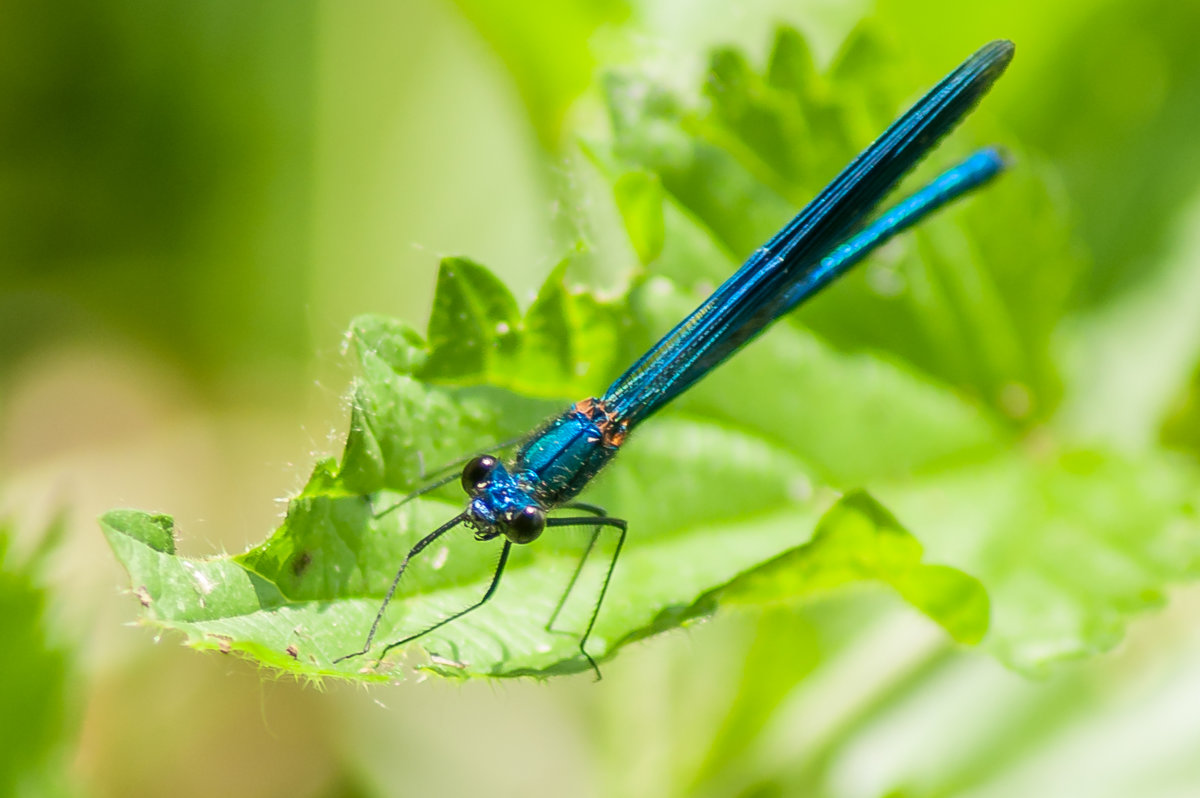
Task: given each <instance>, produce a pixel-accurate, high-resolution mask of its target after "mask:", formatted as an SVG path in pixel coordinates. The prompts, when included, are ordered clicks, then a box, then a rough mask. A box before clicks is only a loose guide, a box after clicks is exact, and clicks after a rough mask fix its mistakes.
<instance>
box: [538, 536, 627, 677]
mask: <svg viewBox="0 0 1200 798" xmlns="http://www.w3.org/2000/svg"><path fill="white" fill-rule="evenodd" d="M584 525H587V526H596V527H602V526H608V527H612V528H614V529H617V530H618V531H619V532H620V537H618V538H617V547H616V548H615V549H613V555H612V560H610V561H609V563H608V573H606V574H605V575H604V584H603V585H602V586H601V587H600V595H599V596H597V597H596V606H595V608H594V609H593V610H592V617H591V618H590V619H589V620H588V625H587V628H586V629H584V630H583V636H582V637H580V638H579V653H580V654H582V655H583V657H584V659H586V660H587V661H588V664H589V665H591V666H592V670H593V671H595V672H596V681H600V679H602V678H603V677H602V676H601V675H600V666H599V665H597V664H596V660H594V659H593V658H592V655H591V654H589V653H588V652H587V641H588V637H589V636H591V634H592V627H594V626H595V625H596V618H597V617H599V615H600V606H601V605H602V604H604V594H605V593H607V592H608V583H609V582H610V581H612V575H613V569H614V568H616V567H617V558H618V557H620V556H621V547H622V546H624V545H625V533H626V532H627V531H628V529H629V524H628V523H626V521H625V520H624V519H623V518H612V517H611V516H601V517H599V518H547V519H546V526H548V527H549V526H584Z"/></svg>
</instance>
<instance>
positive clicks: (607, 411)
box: [335, 41, 1013, 678]
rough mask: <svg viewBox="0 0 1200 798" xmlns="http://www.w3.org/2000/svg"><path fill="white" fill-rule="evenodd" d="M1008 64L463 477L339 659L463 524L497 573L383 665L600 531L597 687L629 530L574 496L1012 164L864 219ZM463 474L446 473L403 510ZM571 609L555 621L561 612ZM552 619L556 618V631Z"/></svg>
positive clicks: (980, 58) (950, 79)
mask: <svg viewBox="0 0 1200 798" xmlns="http://www.w3.org/2000/svg"><path fill="white" fill-rule="evenodd" d="M1012 55H1013V45H1012V43H1011V42H1007V41H996V42H992V43H991V44H988V45H987V46H985V47H983V48H982V49H980V50H979V51H978V52H976V53H975V54H974V55H972V56H971V57H970V58H968V59H967V60H966V61H964V62H963V63H962V64H961V65H960V66H959V67H958V68H957V69H955V70H954V71H953V72H951V73H950V74H949V75H947V76H946V77H945V78H943V79H942V81H941V82H940V83H938V84H937V85H936V86H934V88H933V89H932V90H931V91H930V92H929V93H928V94H926V95H925V96H924V97H922V98H921V99H920V100H919V101H918V102H917V103H916V105H914V106H913V107H912V108H910V109H909V110H908V112H907V113H905V114H904V115H903V116H901V117H900V118H899V119H897V120H896V121H895V122H893V123H892V125H891V126H890V127H889V128H888V129H887V130H886V131H884V133H883V135H882V136H880V137H879V139H878V140H876V141H875V143H873V144H872V145H871V146H869V147H867V149H866V150H864V151H863V152H862V153H861V154H860V155H859V156H858V157H857V158H855V159H854V160H853V161H852V162H851V163H850V165H849V166H847V167H846V168H845V169H844V170H843V171H842V173H841V174H840V175H838V176H837V177H836V178H835V179H834V180H833V182H832V183H830V184H829V185H828V186H826V187H825V189H824V190H823V191H822V192H821V193H820V194H818V195H817V197H816V199H814V200H813V201H812V202H810V203H809V204H808V205H807V206H806V207H805V208H804V210H802V211H800V213H799V214H797V216H796V217H795V218H794V219H792V221H790V222H789V223H788V224H787V225H786V226H785V227H784V228H783V229H782V230H780V231H779V232H778V233H776V234H775V236H774V238H772V239H771V240H770V241H768V242H767V243H766V244H765V245H763V246H762V247H760V248H759V249H758V250H757V251H755V252H754V254H753V255H751V256H750V258H749V259H748V260H747V261H746V263H745V264H744V265H743V266H742V267H741V268H740V269H738V270H737V272H735V273H734V274H733V276H732V277H730V278H729V279H728V280H726V281H725V283H724V284H723V285H721V286H720V287H719V288H718V289H717V290H716V291H714V292H713V294H712V296H710V297H709V298H708V299H706V300H705V301H704V302H703V303H701V304H700V306H699V307H698V308H696V310H694V311H692V313H691V315H690V316H688V317H687V318H686V319H684V320H683V321H682V322H680V323H679V325H678V326H676V327H675V329H673V330H671V331H670V332H669V333H667V335H666V336H664V337H663V339H662V340H661V341H659V342H658V343H657V344H655V345H654V346H653V347H652V348H651V349H650V351H649V352H647V353H646V354H645V355H643V356H642V358H641V359H640V360H638V361H637V362H636V363H634V364H633V366H631V367H630V368H629V370H628V371H626V372H625V373H624V374H622V375H621V376H620V377H618V378H617V380H616V382H614V383H613V384H612V385H611V386H610V387H609V389H608V390H607V391H606V392H605V394H604V395H603V396H601V397H592V398H589V399H584V400H582V401H580V402H577V403H576V404H575V405H573V406H572V407H570V408H569V409H567V410H566V412H564V413H563V414H562V415H560V416H558V417H556V418H553V419H551V420H550V421H549V422H547V423H546V424H545V425H544V426H542V427H541V428H540V429H538V430H536V431H535V432H533V433H532V434H530V435H529V436H528V437H526V438H525V439H524V440H523V441H522V442H521V443H520V444H519V445H518V447H517V449H516V453H515V455H514V456H513V457H512V458H511V460H509V461H508V462H501V461H500V460H499V459H498V458H496V457H493V456H491V455H482V456H479V457H475V458H473V459H471V460H470V461H469V462H467V463H466V465H465V467H464V468H463V469H462V473H461V480H462V485H463V488H464V489H465V490H466V492H467V495H468V497H469V500H468V503H467V507H466V509H465V510H464V511H463V512H461V513H459V514H458V515H456V516H454V517H453V518H451V519H450V520H449V521H447V522H446V523H444V524H442V525H441V526H440V527H438V528H437V529H435V530H433V531H432V532H430V533H429V534H428V535H426V536H425V537H424V538H422V539H421V540H420V541H418V542H417V544H416V545H414V546H413V547H412V549H411V550H410V551H409V552H408V554H407V555H406V556H405V558H404V561H403V562H401V563H400V568H399V570H397V572H396V577H395V579H393V580H392V584H391V587H390V588H389V589H388V592H387V595H386V596H385V597H384V599H383V603H382V605H381V606H380V608H379V612H378V614H376V616H375V621H374V623H372V624H371V629H370V631H369V632H368V633H367V637H366V641H365V642H364V644H363V647H362V650H361V651H356V652H353V653H351V654H347V655H345V656H343V657H339V658H338V660H335V661H341V660H344V659H347V658H349V657H354V656H359V655H362V654H366V653H367V652H368V651H369V650H370V649H371V644H372V643H373V642H374V640H375V634H376V632H377V631H378V629H379V624H380V621H381V620H382V618H383V614H384V611H385V610H386V609H387V606H388V603H389V602H390V601H391V599H392V596H393V595H394V594H395V592H396V586H397V585H398V584H399V583H400V579H401V577H403V575H404V571H405V569H406V568H407V567H408V564H409V562H410V561H411V560H412V558H413V557H415V556H417V555H418V554H420V553H421V552H422V551H423V550H424V549H426V548H427V547H428V546H429V545H430V544H431V543H433V542H434V541H435V540H437V539H438V538H440V537H441V536H442V535H444V534H446V533H447V532H449V531H450V530H451V529H453V528H454V527H456V526H458V525H459V524H465V525H466V526H467V527H469V528H470V529H472V530H474V533H475V538H476V539H477V540H492V539H494V538H498V537H503V539H504V540H503V545H502V547H501V550H500V558H499V560H498V562H497V565H496V570H495V572H494V573H493V575H492V579H491V582H490V583H489V584H488V587H487V589H486V590H485V591H484V594H483V596H482V597H481V598H480V599H479V600H478V601H477V602H475V603H474V604H472V605H471V606H469V607H467V608H466V609H463V610H461V611H459V612H456V613H454V614H453V615H450V616H449V617H447V618H445V619H443V620H441V621H439V622H438V623H436V624H434V625H432V626H430V627H428V628H426V629H422V630H421V631H419V632H417V633H415V634H411V635H409V636H408V637H405V638H403V639H401V640H397V641H395V642H393V643H389V644H388V645H387V646H385V647H384V649H383V651H382V652H381V654H380V656H381V657H382V656H383V655H386V654H387V652H388V651H390V650H391V649H393V648H396V647H397V646H401V645H404V644H405V643H408V642H410V641H412V640H415V639H417V638H419V637H421V636H423V635H426V634H428V633H429V632H432V631H433V630H435V629H438V628H440V627H442V626H444V625H446V624H448V623H450V622H452V621H454V620H456V619H458V618H461V617H462V616H464V615H466V614H467V613H469V612H471V611H473V610H476V609H478V608H479V607H481V606H483V605H484V604H485V603H487V601H488V600H489V599H491V598H492V596H493V595H494V594H495V592H496V588H497V586H498V585H499V584H500V577H501V575H502V574H503V573H504V567H505V565H506V564H507V563H508V556H509V552H510V550H511V548H512V545H513V544H514V543H518V544H524V543H530V542H532V541H534V540H536V539H537V538H538V537H539V536H540V535H541V534H542V533H543V532H544V531H545V530H546V529H547V528H550V527H569V526H583V527H590V528H592V530H593V531H592V537H591V542H590V543H589V545H588V547H587V549H586V551H585V553H584V555H583V558H581V560H580V563H579V566H578V567H577V568H576V570H575V573H574V575H573V576H572V578H571V581H570V583H569V584H568V585H567V594H569V593H570V591H571V589H572V588H573V587H574V584H575V581H576V580H577V579H578V577H579V574H580V572H581V569H582V568H583V561H584V560H586V558H587V556H588V554H589V553H590V552H591V551H592V550H593V548H594V546H595V543H596V539H597V537H598V536H599V534H600V532H601V531H602V530H605V529H608V530H612V531H613V532H615V533H616V535H617V541H616V545H615V546H614V548H613V552H612V557H611V559H610V560H609V563H608V569H607V571H606V573H605V577H604V582H603V586H602V587H601V589H600V592H599V595H598V596H597V598H596V603H595V606H594V608H593V610H592V613H591V617H590V618H589V620H588V624H587V627H586V628H585V629H584V630H583V634H582V635H581V636H580V638H579V652H580V654H581V655H582V656H583V658H584V659H585V660H586V661H587V663H588V664H589V665H590V666H591V668H592V669H593V670H595V672H596V676H597V678H599V676H600V669H599V667H598V666H597V664H596V661H595V660H594V659H593V658H592V656H591V655H590V654H589V653H588V651H587V641H588V637H589V635H591V633H592V628H593V627H594V626H595V624H596V618H597V616H598V615H599V613H600V607H601V605H602V604H603V602H604V595H605V593H606V592H607V590H608V583H609V581H610V580H611V578H612V574H613V569H614V568H615V567H616V564H617V558H618V557H619V556H620V553H621V547H622V546H623V545H624V543H625V533H626V531H627V529H626V522H625V521H623V520H622V519H620V518H614V517H612V516H609V515H608V514H607V513H605V512H604V510H602V509H600V508H598V507H595V506H592V505H589V504H584V503H581V502H577V501H574V499H575V497H576V496H577V495H578V494H579V493H580V492H581V491H582V490H583V489H584V488H585V487H586V486H587V484H588V483H589V482H591V480H592V478H593V477H595V476H596V474H597V473H599V472H600V470H601V469H602V468H603V467H604V466H605V465H607V463H608V462H609V461H610V460H612V458H613V457H614V455H616V453H617V451H618V450H619V449H620V448H621V444H622V443H624V442H625V440H626V438H627V437H628V436H629V434H630V432H631V431H632V430H633V428H634V427H635V426H637V425H638V424H639V423H641V422H642V421H644V420H645V419H647V418H649V417H650V416H651V415H653V414H654V413H655V412H656V411H657V410H659V409H660V408H662V407H663V406H664V405H666V404H667V403H668V402H670V401H671V400H672V399H674V398H675V397H676V396H678V395H679V394H681V393H683V392H684V391H685V390H687V389H688V388H689V387H690V386H691V385H692V384H693V383H695V382H696V381H697V380H699V379H700V378H701V377H703V376H704V375H705V374H707V373H708V372H710V371H712V370H713V369H714V368H716V367H717V366H718V365H719V364H720V363H722V362H723V361H724V360H725V359H726V358H728V357H729V356H730V355H732V354H733V353H734V352H736V351H737V350H738V349H740V348H741V347H742V346H744V345H745V344H746V343H747V342H749V341H750V340H751V339H753V338H754V337H755V336H757V335H758V334H759V333H761V332H762V331H763V330H764V329H766V328H767V326H769V325H770V324H771V322H773V321H775V320H776V319H777V318H779V317H780V316H782V315H784V314H785V313H787V312H789V311H790V310H792V309H793V308H795V307H796V305H798V304H800V303H801V302H802V301H804V300H805V299H807V298H808V297H809V296H811V295H812V294H814V293H816V292H817V291H819V290H820V289H821V288H822V287H824V286H825V285H827V284H828V283H829V282H831V281H832V280H834V279H836V278H837V277H839V276H840V275H842V274H844V273H845V272H846V271H847V270H848V269H849V268H850V267H852V266H853V265H855V264H856V263H858V262H859V261H860V260H862V259H863V258H864V257H866V256H867V255H868V254H869V253H870V252H872V251H873V250H875V249H876V248H878V247H879V246H880V245H881V244H883V243H884V242H885V241H887V240H888V239H890V238H891V237H892V236H894V235H896V234H897V233H899V232H901V231H903V230H905V229H907V228H909V227H911V226H913V225H915V224H917V223H918V222H920V221H921V220H922V219H924V218H925V217H926V216H928V215H929V214H931V213H933V212H934V211H936V210H937V209H939V208H941V207H942V206H944V205H946V204H947V203H949V202H951V201H953V200H955V199H958V198H959V197H962V196H963V195H964V194H966V193H968V192H969V191H971V190H973V189H976V188H978V187H980V186H981V185H983V184H984V183H986V182H988V181H989V180H991V179H992V178H993V177H995V176H996V175H997V174H999V173H1000V172H1001V171H1002V170H1003V168H1004V161H1003V159H1002V157H1001V156H1000V154H999V153H998V152H997V151H996V150H994V149H990V148H989V149H983V150H980V151H978V152H976V153H975V154H974V155H971V156H970V157H969V158H967V159H966V160H964V161H962V162H961V163H959V164H957V165H956V166H953V167H951V168H950V169H948V170H947V171H945V172H943V173H942V174H941V175H939V176H938V177H936V178H934V179H933V180H932V181H931V182H929V183H928V184H927V185H925V186H924V187H922V188H921V189H919V190H918V191H916V192H915V193H913V194H912V195H910V196H909V197H907V198H905V199H903V200H901V201H900V202H898V203H897V204H895V205H893V206H892V207H891V208H889V209H887V210H886V211H884V212H883V213H882V214H881V215H880V216H879V217H878V218H876V219H875V220H874V221H871V222H869V223H866V224H864V222H865V220H866V219H867V217H868V216H869V215H870V214H871V213H872V212H873V211H874V210H875V208H876V206H877V205H878V204H879V203H880V202H881V201H882V200H883V198H884V197H885V196H886V195H887V194H888V192H889V191H891V189H892V188H893V187H894V186H895V184H896V183H897V182H898V181H899V180H900V178H901V177H903V176H904V174H905V173H907V172H908V171H909V170H910V169H911V168H912V167H913V166H914V165H915V164H916V163H917V162H918V161H920V160H921V158H922V157H923V156H924V155H925V153H927V152H928V151H929V150H930V149H932V148H933V147H934V146H935V145H936V144H937V142H938V141H939V140H940V139H941V138H942V137H943V136H944V135H946V133H947V132H949V131H950V130H951V129H952V128H953V127H954V126H955V125H956V124H957V123H958V122H959V120H960V119H962V117H963V116H965V115H966V114H967V113H968V112H969V111H970V110H971V109H972V108H973V107H974V106H975V104H976V103H977V102H978V101H979V99H980V98H981V97H982V96H983V95H984V94H985V93H986V92H987V91H988V89H990V88H991V86H992V84H993V83H994V82H995V81H996V79H997V78H999V76H1000V75H1001V73H1003V71H1004V69H1005V67H1006V66H1007V65H1008V62H1009V61H1010V60H1011V59H1012ZM856 231H857V232H856ZM459 476H460V475H459V474H457V473H454V474H451V475H450V476H449V477H447V478H446V479H443V480H441V481H439V482H437V483H435V484H433V485H430V486H428V487H426V488H424V489H422V490H421V491H419V492H418V493H416V494H412V495H411V496H409V497H407V498H406V499H405V501H407V500H408V499H411V498H414V497H415V496H417V495H420V494H422V493H425V492H428V491H429V490H432V489H433V488H436V487H438V486H440V485H444V484H446V483H447V482H450V481H451V480H453V479H455V478H456V477H459ZM555 510H573V511H575V513H576V514H573V515H566V516H557V515H554V516H552V515H550V513H551V512H553V511H555ZM580 513H582V514H580ZM563 600H565V595H564V599H563ZM563 600H560V602H559V605H558V607H557V608H556V610H555V613H554V615H557V614H558V612H559V611H560V610H561V609H562V605H563ZM553 621H554V617H553V616H552V617H551V619H550V623H551V624H552V623H553Z"/></svg>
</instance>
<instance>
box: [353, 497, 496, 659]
mask: <svg viewBox="0 0 1200 798" xmlns="http://www.w3.org/2000/svg"><path fill="white" fill-rule="evenodd" d="M466 518H467V514H466V513H460V514H458V515H456V516H454V517H453V518H451V519H450V520H449V521H447V522H446V523H444V524H442V525H441V526H440V527H438V528H437V529H435V530H433V531H432V532H430V533H429V534H428V535H426V536H425V537H423V538H421V539H420V540H418V541H417V543H416V545H414V546H413V547H412V548H411V549H409V550H408V554H406V555H404V561H403V562H401V563H400V569H399V570H397V571H396V577H395V578H394V579H393V580H392V586H391V587H389V588H388V592H387V595H386V596H384V597H383V603H382V604H380V605H379V612H377V613H375V621H374V622H373V623H372V624H371V631H370V632H368V633H367V640H366V642H365V643H363V647H362V650H361V651H353V652H351V653H349V654H344V655H342V656H340V657H338V658H337V659H335V660H334V663H338V662H341V661H342V660H347V659H350V658H351V657H360V656H362V655H363V654H366V653H367V652H368V651H370V650H371V643H372V642H374V640H375V633H376V632H377V631H379V622H380V621H382V620H383V613H384V611H386V610H387V607H388V604H390V603H391V601H392V596H394V595H395V594H396V586H397V585H399V584H400V577H402V576H404V570H405V569H406V568H408V561H409V560H411V559H412V558H413V557H415V556H417V555H418V554H420V553H421V551H422V550H424V548H425V547H426V546H428V545H429V544H430V543H432V542H433V541H435V540H437V539H438V538H440V537H441V536H442V535H444V534H446V533H447V532H449V531H450V530H451V529H453V528H454V527H456V526H458V525H459V524H461V523H462V522H463V521H465V520H466ZM497 578H498V577H497ZM426 631H428V630H426ZM422 634H424V632H422ZM388 648H391V646H389V647H388ZM386 651H387V649H384V652H385V653H386Z"/></svg>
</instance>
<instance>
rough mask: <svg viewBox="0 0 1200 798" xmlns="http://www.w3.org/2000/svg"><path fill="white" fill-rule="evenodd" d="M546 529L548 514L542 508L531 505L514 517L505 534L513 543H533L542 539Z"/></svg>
mask: <svg viewBox="0 0 1200 798" xmlns="http://www.w3.org/2000/svg"><path fill="white" fill-rule="evenodd" d="M545 528H546V514H545V513H544V512H542V508H541V507H535V506H533V505H530V506H528V507H525V508H523V509H522V510H521V512H519V513H517V514H516V515H515V516H513V519H512V520H511V521H509V522H508V526H507V528H506V529H505V530H504V534H505V536H507V537H508V539H509V540H511V541H512V542H513V543H532V542H533V541H535V540H537V539H538V538H539V537H541V534H542V530H544V529H545Z"/></svg>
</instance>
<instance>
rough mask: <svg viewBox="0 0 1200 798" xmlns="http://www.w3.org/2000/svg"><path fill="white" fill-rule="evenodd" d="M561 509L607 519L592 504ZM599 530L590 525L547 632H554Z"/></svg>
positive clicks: (579, 503)
mask: <svg viewBox="0 0 1200 798" xmlns="http://www.w3.org/2000/svg"><path fill="white" fill-rule="evenodd" d="M563 507H564V508H565V509H569V510H582V511H583V512H585V513H591V514H592V515H594V516H597V517H599V518H607V517H608V513H607V512H605V511H604V508H602V507H597V506H596V505H594V504H585V503H583V502H571V503H570V504H564V505H563ZM601 528H602V527H601V525H600V524H593V525H592V536H591V538H590V539H589V540H588V544H587V548H586V549H584V550H583V555H582V556H581V557H580V558H579V562H578V563H577V564H576V566H575V573H573V574H571V580H570V581H569V582H567V588H566V590H564V591H563V594H562V595H561V596H560V597H559V599H558V603H557V604H555V605H554V612H552V613H550V620H548V621H546V631H547V632H553V631H554V622H555V621H556V620H558V614H559V613H560V612H562V608H563V606H564V605H566V603H567V599H568V598H570V596H571V592H572V591H573V590H574V589H575V583H576V582H577V581H579V575H580V574H581V573H583V566H584V564H585V563H587V559H588V556H589V555H591V553H592V549H594V548H595V547H596V540H597V539H598V538H599V537H600V530H601Z"/></svg>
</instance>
